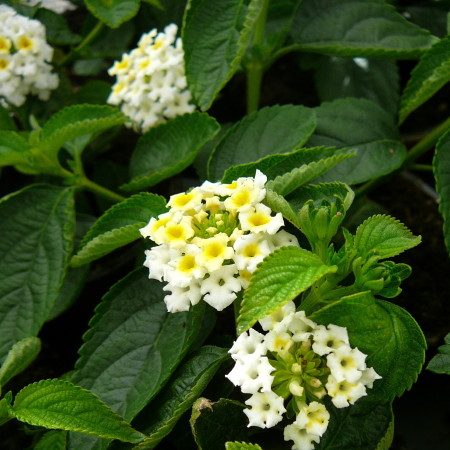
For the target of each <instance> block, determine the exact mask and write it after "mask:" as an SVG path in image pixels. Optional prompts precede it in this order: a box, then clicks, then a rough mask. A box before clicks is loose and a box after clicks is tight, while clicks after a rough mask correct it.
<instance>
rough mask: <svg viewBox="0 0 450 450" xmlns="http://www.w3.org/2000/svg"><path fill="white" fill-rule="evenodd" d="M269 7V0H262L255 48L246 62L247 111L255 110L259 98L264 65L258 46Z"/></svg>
mask: <svg viewBox="0 0 450 450" xmlns="http://www.w3.org/2000/svg"><path fill="white" fill-rule="evenodd" d="M268 9H269V0H264V1H263V5H262V8H261V12H260V14H259V17H258V19H257V20H256V23H255V31H254V35H253V44H252V47H253V49H254V50H255V51H254V52H253V54H252V55H251V57H250V60H249V62H248V63H247V64H246V70H247V113H248V114H250V113H251V112H253V111H257V110H258V108H259V99H260V95H261V82H262V77H263V71H264V65H263V63H262V61H261V58H260V55H259V54H258V47H259V46H260V45H261V44H262V43H263V41H264V33H265V29H266V20H267V11H268Z"/></svg>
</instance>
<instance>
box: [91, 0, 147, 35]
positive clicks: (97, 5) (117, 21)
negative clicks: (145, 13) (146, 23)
mask: <svg viewBox="0 0 450 450" xmlns="http://www.w3.org/2000/svg"><path fill="white" fill-rule="evenodd" d="M85 3H86V6H87V7H88V9H89V11H90V12H91V13H92V15H94V16H95V17H97V19H99V20H101V21H102V22H104V23H106V25H108V27H110V28H117V27H118V26H119V25H121V24H122V23H123V22H126V21H127V20H130V19H131V18H132V17H134V16H135V15H136V13H137V12H138V10H139V4H140V2H139V0H107V1H105V0H85Z"/></svg>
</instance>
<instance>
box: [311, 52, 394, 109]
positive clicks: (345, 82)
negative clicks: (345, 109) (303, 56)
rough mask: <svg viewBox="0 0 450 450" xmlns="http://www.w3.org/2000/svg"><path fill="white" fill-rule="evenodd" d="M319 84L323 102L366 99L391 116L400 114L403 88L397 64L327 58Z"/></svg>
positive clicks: (319, 73) (319, 70)
mask: <svg viewBox="0 0 450 450" xmlns="http://www.w3.org/2000/svg"><path fill="white" fill-rule="evenodd" d="M315 82H316V88H317V91H318V94H319V96H320V98H321V100H323V101H331V100H334V99H336V98H345V97H357V98H366V99H368V100H371V101H373V102H374V103H377V104H378V105H379V106H381V108H383V109H384V110H385V111H387V112H388V113H390V114H391V115H395V114H396V113H397V108H398V101H399V98H400V92H399V89H400V85H399V74H398V68H397V65H396V63H395V62H394V61H386V60H385V61H382V60H377V59H367V58H340V57H338V56H324V57H323V58H322V61H321V63H320V64H319V65H318V66H317V68H316V71H315Z"/></svg>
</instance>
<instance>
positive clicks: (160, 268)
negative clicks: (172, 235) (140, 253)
mask: <svg viewBox="0 0 450 450" xmlns="http://www.w3.org/2000/svg"><path fill="white" fill-rule="evenodd" d="M170 257H171V254H170V248H169V247H168V246H166V245H159V246H157V247H153V248H151V249H150V250H145V261H144V266H145V267H148V269H149V276H148V277H149V278H153V279H154V280H158V281H163V277H164V273H165V270H166V265H167V263H168V262H169V261H170Z"/></svg>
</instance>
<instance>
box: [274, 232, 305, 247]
mask: <svg viewBox="0 0 450 450" xmlns="http://www.w3.org/2000/svg"><path fill="white" fill-rule="evenodd" d="M267 239H268V240H269V242H270V244H271V245H272V247H273V249H274V250H276V249H278V248H281V247H289V246H294V247H300V245H299V243H298V239H297V238H296V237H295V236H294V235H293V234H291V233H288V232H287V231H285V230H279V231H278V232H277V233H275V234H273V235H269V236H267Z"/></svg>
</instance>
